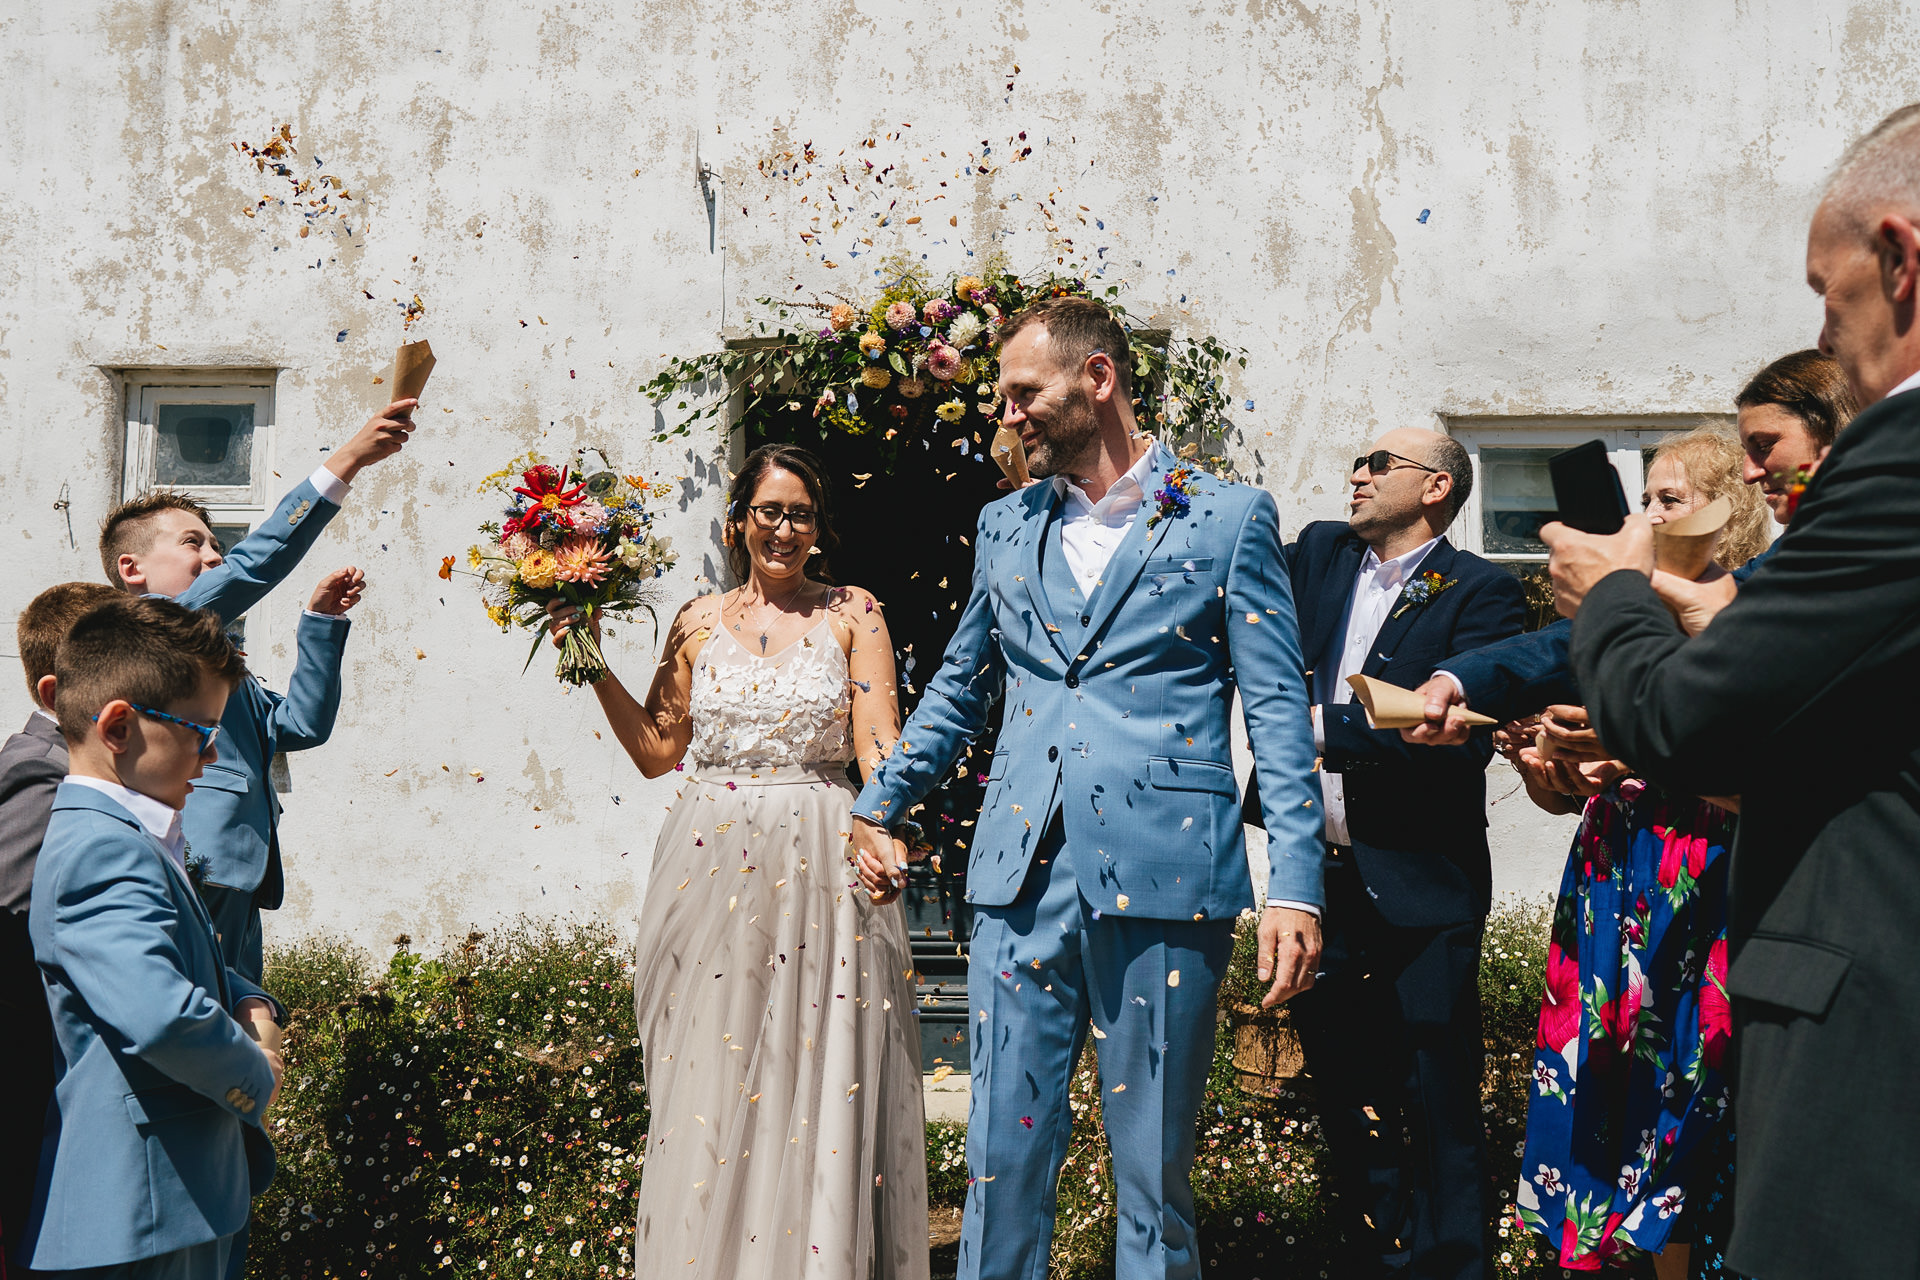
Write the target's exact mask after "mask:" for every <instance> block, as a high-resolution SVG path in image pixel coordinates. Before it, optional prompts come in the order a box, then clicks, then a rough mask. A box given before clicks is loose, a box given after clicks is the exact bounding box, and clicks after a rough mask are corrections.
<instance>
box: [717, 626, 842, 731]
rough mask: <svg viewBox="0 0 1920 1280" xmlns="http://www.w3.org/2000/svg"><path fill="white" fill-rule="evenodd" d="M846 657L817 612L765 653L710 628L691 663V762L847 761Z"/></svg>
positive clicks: (728, 634) (718, 629) (727, 633)
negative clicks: (797, 633) (806, 626)
mask: <svg viewBox="0 0 1920 1280" xmlns="http://www.w3.org/2000/svg"><path fill="white" fill-rule="evenodd" d="M849 697H850V695H849V691H848V688H847V655H846V654H845V653H843V652H841V649H840V642H839V641H838V640H837V639H835V638H834V634H833V628H832V626H831V625H829V623H828V621H827V618H826V616H825V615H824V614H823V615H822V616H821V618H820V621H819V623H818V624H816V625H815V626H814V628H813V629H812V630H811V631H809V632H807V633H806V634H805V635H804V636H801V637H800V638H799V639H798V640H796V641H794V642H793V643H792V644H790V645H788V646H787V647H786V648H784V649H782V650H781V651H780V652H778V653H775V654H770V655H768V656H767V657H764V658H762V657H759V656H758V655H756V654H754V653H752V652H750V651H749V650H748V649H747V648H746V646H745V645H743V644H741V643H740V641H739V640H738V639H736V638H735V637H734V635H733V633H732V632H731V631H730V630H728V629H727V628H726V627H724V626H721V627H716V628H715V629H714V633H713V637H712V638H711V639H710V640H708V641H707V644H706V647H705V648H704V649H702V650H701V651H700V658H699V661H697V662H696V663H695V664H694V668H693V705H692V714H693V743H692V746H691V748H690V749H689V751H688V753H687V754H688V755H689V757H690V758H691V759H692V761H693V763H694V765H695V766H696V767H707V768H725V769H740V768H752V767H758V766H762V765H800V764H838V763H844V762H846V761H848V760H851V759H853V739H852V736H851V734H850V733H849V732H848V712H849V710H850V704H849Z"/></svg>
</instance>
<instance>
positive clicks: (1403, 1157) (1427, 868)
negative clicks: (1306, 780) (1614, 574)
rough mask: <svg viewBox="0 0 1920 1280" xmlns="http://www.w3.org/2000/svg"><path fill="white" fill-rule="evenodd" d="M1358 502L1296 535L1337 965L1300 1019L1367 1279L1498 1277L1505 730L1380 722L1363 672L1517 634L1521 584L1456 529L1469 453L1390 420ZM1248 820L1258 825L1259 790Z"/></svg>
mask: <svg viewBox="0 0 1920 1280" xmlns="http://www.w3.org/2000/svg"><path fill="white" fill-rule="evenodd" d="M1347 482H1348V484H1349V485H1351V486H1352V492H1351V494H1350V495H1349V498H1348V513H1349V515H1348V519H1347V522H1346V523H1344V524H1342V523H1339V522H1337V521H1326V522H1320V523H1315V524H1310V525H1308V526H1307V527H1306V528H1305V529H1303V530H1301V532H1300V538H1299V540H1298V541H1297V542H1295V543H1294V544H1292V545H1291V546H1289V547H1288V548H1287V564H1288V570H1289V572H1290V573H1291V575H1292V580H1293V598H1294V600H1295V602H1296V604H1297V605H1298V607H1299V611H1300V641H1301V653H1302V655H1303V657H1304V658H1305V660H1306V664H1307V666H1308V668H1310V670H1309V671H1308V677H1307V678H1308V682H1309V689H1310V691H1311V695H1312V696H1311V702H1312V704H1313V707H1312V714H1313V730H1314V743H1315V746H1316V748H1317V749H1318V750H1319V752H1320V755H1321V766H1320V783H1321V795H1322V798H1323V800H1324V801H1325V804H1324V806H1323V808H1324V812H1325V815H1326V842H1327V862H1326V868H1327V871H1326V889H1327V909H1326V920H1325V926H1324V928H1325V933H1324V936H1325V940H1326V942H1325V950H1324V951H1323V952H1322V955H1321V962H1322V967H1323V969H1324V970H1325V973H1324V974H1323V975H1322V976H1321V977H1320V978H1319V980H1318V981H1317V982H1316V983H1315V984H1314V986H1313V988H1312V989H1311V990H1308V991H1306V992H1303V993H1302V994H1300V995H1298V996H1296V997H1294V1001H1293V1005H1292V1008H1293V1011H1294V1012H1293V1019H1294V1025H1295V1026H1296V1027H1297V1028H1298V1029H1299V1031H1300V1036H1301V1041H1302V1046H1303V1048H1304V1049H1305V1050H1306V1056H1307V1068H1308V1070H1309V1071H1311V1072H1312V1073H1313V1077H1314V1080H1315V1081H1316V1082H1317V1085H1318V1087H1319V1090H1320V1094H1321V1100H1322V1103H1323V1106H1322V1109H1321V1115H1322V1119H1323V1123H1324V1125H1325V1127H1326V1134H1327V1145H1328V1147H1329V1149H1330V1154H1331V1156H1332V1172H1333V1189H1334V1190H1335V1191H1336V1192H1337V1193H1338V1195H1339V1196H1340V1199H1339V1201H1338V1202H1337V1206H1338V1207H1337V1208H1336V1209H1335V1213H1336V1214H1337V1215H1339V1217H1340V1219H1341V1221H1340V1226H1341V1228H1342V1230H1343V1231H1344V1233H1345V1235H1346V1238H1347V1240H1348V1241H1349V1242H1350V1247H1351V1249H1352V1251H1353V1254H1352V1256H1351V1257H1349V1258H1346V1259H1343V1264H1344V1265H1343V1266H1342V1267H1341V1268H1340V1269H1339V1271H1338V1272H1337V1274H1339V1275H1341V1276H1353V1277H1375V1276H1386V1275H1403V1274H1404V1275H1418V1276H1434V1277H1461V1278H1463V1280H1464V1278H1466V1277H1479V1276H1482V1275H1484V1274H1485V1261H1484V1258H1483V1257H1482V1249H1481V1232H1482V1230H1483V1228H1484V1227H1485V1224H1486V1213H1485V1209H1484V1206H1483V1196H1482V1188H1483V1185H1484V1183H1485V1181H1486V1173H1485V1159H1484V1153H1483V1150H1482V1147H1483V1143H1482V1131H1481V1123H1480V1074H1481V1056H1482V1052H1483V1051H1482V1048H1481V1044H1480V1006H1479V996H1478V989H1477V986H1476V982H1477V974H1478V971H1479V967H1480V966H1479V960H1480V933H1481V927H1482V925H1483V924H1484V922H1485V919H1486V914H1487V908H1488V904H1489V901H1490V899H1491V897H1492V884H1493V877H1492V865H1491V862H1490V859H1489V857H1488V852H1487V835H1486V767H1487V761H1488V760H1489V758H1490V757H1491V755H1492V750H1493V748H1492V743H1491V740H1490V739H1489V737H1488V735H1486V734H1484V733H1482V734H1478V735H1476V736H1475V737H1474V738H1473V739H1471V740H1469V741H1468V742H1466V743H1465V744H1463V745H1460V746H1456V747H1449V748H1446V749H1445V750H1444V751H1438V750H1433V749H1431V748H1424V749H1423V748H1418V747H1410V746H1409V745H1408V744H1406V743H1405V742H1403V741H1402V740H1401V738H1400V735H1399V733H1397V732H1394V731H1381V730H1376V729H1373V728H1370V727H1369V726H1368V723H1367V717H1366V712H1365V710H1364V709H1363V708H1362V707H1361V706H1360V704H1359V703H1358V702H1357V701H1355V699H1354V696H1353V691H1352V689H1351V687H1350V686H1349V685H1348V684H1347V677H1349V676H1352V675H1366V676H1373V677H1377V678H1378V679H1381V680H1384V681H1386V682H1387V683H1389V684H1395V685H1400V686H1402V687H1403V688H1408V689H1411V688H1415V687H1417V686H1418V685H1419V684H1420V683H1421V682H1422V681H1424V680H1426V679H1427V678H1428V677H1429V676H1431V675H1432V674H1433V672H1434V669H1435V668H1436V667H1437V666H1439V665H1440V663H1441V662H1443V661H1444V660H1445V659H1446V658H1448V657H1450V656H1451V655H1453V654H1456V653H1459V652H1461V651H1463V650H1466V649H1473V648H1477V647H1479V646H1480V645H1484V644H1488V643H1491V642H1492V641H1495V640H1499V639H1502V638H1504V637H1506V636H1509V635H1514V634H1516V633H1518V632H1519V630H1520V627H1521V624H1522V620H1523V617H1524V609H1523V599H1522V595H1521V590H1520V584H1519V582H1518V581H1517V580H1516V579H1514V578H1513V577H1511V576H1509V575H1508V574H1506V573H1503V572H1501V571H1500V570H1499V569H1498V568H1496V567H1495V566H1493V565H1491V564H1489V563H1487V562H1486V561H1485V560H1482V559H1481V558H1480V557H1478V556H1475V555H1471V554H1469V553H1467V552H1464V551H1459V550H1456V549H1455V548H1454V547H1453V546H1452V545H1451V544H1450V543H1448V542H1447V540H1446V538H1445V537H1444V536H1443V535H1444V534H1445V532H1446V529H1447V526H1448V525H1449V524H1451V523H1452V522H1453V518H1454V516H1455V515H1457V514H1459V511H1460V508H1461V507H1462V506H1463V505H1464V504H1465V502H1466V499H1467V495H1468V494H1469V493H1470V492H1471V491H1472V488H1473V471H1472V468H1471V463H1470V461H1469V459H1468V457H1467V453H1466V450H1465V449H1463V448H1461V447H1460V445H1459V444H1458V443H1457V442H1456V441H1454V440H1451V439H1449V438H1447V437H1446V436H1443V435H1440V434H1438V433H1436V432H1432V431H1422V430H1417V429H1413V428H1403V429H1401V430H1397V431H1389V432H1387V433H1386V434H1385V435H1383V436H1381V437H1380V438H1379V439H1378V440H1377V441H1375V442H1374V445H1373V447H1372V449H1370V450H1369V451H1368V452H1366V453H1364V454H1362V455H1361V456H1360V457H1358V458H1355V459H1354V462H1353V470H1352V472H1351V473H1350V474H1349V476H1348V478H1347ZM1245 813H1246V820H1247V821H1248V822H1250V823H1254V824H1255V825H1258V823H1259V820H1260V819H1259V814H1260V803H1259V799H1258V791H1257V788H1255V787H1249V789H1248V794H1247V803H1246V810H1245Z"/></svg>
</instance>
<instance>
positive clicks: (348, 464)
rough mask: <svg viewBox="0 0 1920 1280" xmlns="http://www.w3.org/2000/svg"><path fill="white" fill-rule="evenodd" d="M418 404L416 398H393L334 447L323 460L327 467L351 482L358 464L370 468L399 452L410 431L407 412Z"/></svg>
mask: <svg viewBox="0 0 1920 1280" xmlns="http://www.w3.org/2000/svg"><path fill="white" fill-rule="evenodd" d="M419 403H420V402H419V401H418V400H395V401H394V402H393V403H392V404H390V405H388V406H387V407H386V408H384V409H382V410H381V411H380V412H379V413H377V414H375V415H374V416H373V417H371V418H369V419H367V425H366V426H364V427H362V428H360V429H359V430H358V431H356V432H354V433H353V439H351V440H349V441H347V442H346V443H345V444H343V445H341V446H340V447H339V448H338V449H336V450H334V453H333V456H332V457H331V458H328V459H327V470H329V471H331V472H333V474H335V475H336V476H339V477H340V478H341V479H342V480H345V481H346V482H347V483H349V484H351V483H353V478H354V477H355V476H357V475H359V474H360V469H361V468H362V467H370V466H372V465H373V464H374V463H376V462H378V461H380V460H381V459H382V458H391V457H392V456H393V455H394V454H396V453H398V452H400V450H401V448H402V447H403V446H404V445H405V444H406V443H407V437H408V436H409V435H411V434H412V432H413V419H412V418H411V417H409V416H408V415H409V414H411V413H412V412H413V407H414V406H415V405H417V404H419Z"/></svg>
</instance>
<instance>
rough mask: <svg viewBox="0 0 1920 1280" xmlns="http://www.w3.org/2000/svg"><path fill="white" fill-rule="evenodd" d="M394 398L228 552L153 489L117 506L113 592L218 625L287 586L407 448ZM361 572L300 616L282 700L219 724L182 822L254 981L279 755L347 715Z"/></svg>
mask: <svg viewBox="0 0 1920 1280" xmlns="http://www.w3.org/2000/svg"><path fill="white" fill-rule="evenodd" d="M416 403H417V402H416V401H413V400H396V401H395V402H394V403H392V404H390V405H388V406H387V407H386V408H385V409H384V410H382V411H381V413H380V414H378V415H376V416H375V417H374V418H373V419H372V420H370V421H369V422H368V423H367V424H366V425H365V426H364V427H362V428H361V429H360V430H359V431H358V432H357V433H356V434H355V435H354V437H353V438H352V439H351V440H349V441H348V442H347V443H346V444H345V445H343V446H342V447H341V448H340V449H338V450H337V451H335V452H334V454H333V455H332V456H331V457H329V458H328V459H327V461H326V463H325V465H323V466H322V467H320V469H319V470H317V471H315V472H314V473H313V475H312V476H311V477H310V478H309V479H307V480H305V481H303V482H302V483H300V484H298V485H296V486H295V487H294V489H293V491H292V492H291V493H289V494H287V496H286V497H285V498H283V499H281V501H280V505H279V506H278V507H277V508H276V509H275V510H274V511H273V513H272V514H271V515H269V516H268V517H267V518H266V520H265V521H263V522H262V523H261V525H260V527H259V528H258V529H256V530H254V531H253V532H252V533H250V534H248V535H247V536H246V537H245V538H244V539H242V540H241V541H240V542H239V543H237V544H236V545H235V546H234V547H233V548H232V550H231V551H227V552H225V553H222V551H221V548H220V544H219V542H218V541H217V540H216V539H215V538H214V536H213V531H212V529H211V528H210V527H209V520H208V518H207V512H206V510H205V509H204V508H203V507H201V506H200V504H199V503H197V502H195V501H194V500H193V499H192V498H189V497H187V496H186V495H184V494H176V493H169V492H154V493H148V494H143V495H141V496H140V497H137V498H134V499H132V500H130V501H128V502H124V503H122V504H121V505H120V506H118V507H116V508H115V509H114V510H113V511H112V512H110V513H109V514H108V516H107V518H106V520H105V522H104V523H103V524H102V525H101V528H100V559H101V562H102V564H103V566H104V567H105V568H106V571H107V578H108V580H109V581H110V582H112V583H113V584H114V585H115V586H118V587H121V588H123V589H125V590H127V591H130V592H133V593H134V594H136V595H156V596H166V597H169V598H172V599H175V600H178V601H179V602H180V603H181V604H183V605H186V606H187V607H189V608H193V609H207V610H210V611H211V612H213V613H214V614H216V615H218V616H219V617H220V618H221V620H222V621H231V620H232V619H234V618H237V617H239V616H240V615H241V614H243V613H245V612H246V611H247V610H248V609H249V608H251V607H252V606H253V605H254V604H256V603H258V602H259V600H260V599H261V598H262V597H264V596H265V595H266V594H267V592H269V591H271V590H272V589H273V588H274V587H275V586H277V585H279V583H280V582H281V580H282V579H284V578H285V577H286V576H287V575H288V574H289V573H291V572H292V571H293V568H294V566H295V565H297V564H299V563H300V559H301V557H302V556H304V555H305V554H306V552H307V549H308V548H309V547H311V546H312V545H313V542H314V539H315V538H317V537H319V536H320V531H321V530H322V529H324V528H325V527H326V525H327V522H328V521H330V520H332V519H333V517H334V514H335V513H336V512H338V511H339V510H340V504H341V503H342V502H343V501H345V499H346V495H347V489H348V486H349V485H350V484H351V483H352V481H353V479H354V477H355V476H357V475H358V474H359V473H360V471H361V469H362V468H364V467H367V466H370V465H372V464H373V463H376V462H378V461H380V460H381V459H383V458H387V457H391V456H392V455H393V454H395V453H398V452H399V451H400V449H401V447H402V446H403V445H404V444H405V443H406V440H407V436H408V434H409V433H410V432H411V431H412V430H413V423H412V421H411V420H410V419H409V418H408V417H407V415H408V414H409V413H410V412H411V411H412V408H413V406H414V405H415V404H416ZM362 588H363V578H362V575H361V573H360V571H359V570H358V569H354V568H351V567H349V568H346V569H341V570H338V571H336V572H334V573H332V574H330V575H328V576H327V577H326V578H325V579H324V580H322V582H321V583H320V585H319V587H318V588H317V589H316V590H315V591H314V593H313V598H312V600H311V601H310V602H309V603H308V605H307V609H306V611H305V612H304V613H303V614H302V615H301V618H300V630H299V640H298V659H297V661H296V663H295V665H294V673H293V680H292V683H291V684H290V685H289V686H288V689H287V692H286V693H285V694H280V693H275V692H274V691H272V690H270V689H267V688H266V687H265V686H263V685H262V684H261V683H260V682H259V681H258V680H255V679H251V678H249V679H246V680H242V681H241V682H240V683H239V685H238V686H237V687H236V688H235V689H234V693H233V697H232V699H231V700H230V701H229V702H228V704H227V707H226V710H225V712H224V713H223V714H222V715H221V717H220V727H221V732H222V735H223V737H222V742H223V750H222V751H221V758H220V761H219V763H217V764H214V763H209V765H208V766H207V770H206V772H205V774H204V775H202V777H201V779H200V781H199V783H198V785H197V786H196V787H195V788H194V793H193V797H192V799H190V800H189V801H188V802H187V810H186V816H185V818H184V821H185V823H186V832H187V839H188V840H189V841H191V842H192V844H193V848H194V852H195V853H196V854H198V855H199V856H200V857H202V858H204V859H205V860H206V879H205V883H204V886H203V890H202V893H203V896H204V898H205V899H206V902H207V906H208V909H209V910H210V911H212V913H213V918H214V929H215V932H216V933H217V934H218V935H219V938H220V947H221V950H222V952H223V953H224V954H225V956H226V958H227V963H228V964H230V965H232V966H233V967H234V968H235V969H236V970H238V971H239V972H240V973H242V974H245V975H246V976H247V977H248V978H250V979H251V980H253V981H255V982H258V981H259V980H260V977H261V973H262V970H263V968H264V963H265V962H264V955H263V947H262V940H261V929H260V912H261V911H262V910H266V911H273V910H277V909H278V908H279V906H280V903H281V900H282V898H283V896H284V892H285V883H284V881H283V879H282V875H281V868H280V840H279V831H278V825H279V821H278V820H279V816H280V802H279V799H278V798H277V797H276V796H275V795H274V792H273V788H272V786H271V785H270V783H269V781H268V778H267V767H268V765H269V764H270V763H271V761H272V760H273V755H274V752H276V751H303V750H305V749H307V748H308V747H317V746H319V745H320V744H321V743H323V742H325V741H326V740H327V737H328V735H329V734H331V733H332V732H333V721H334V716H335V714H336V713H337V712H338V711H339V709H340V659H341V655H342V653H343V651H344V649H345V646H346V640H347V631H348V628H349V625H350V624H349V623H348V621H347V619H346V617H345V614H346V612H347V610H349V609H351V608H352V607H353V606H354V604H355V603H357V602H358V601H359V599H360V593H361V590H362Z"/></svg>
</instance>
